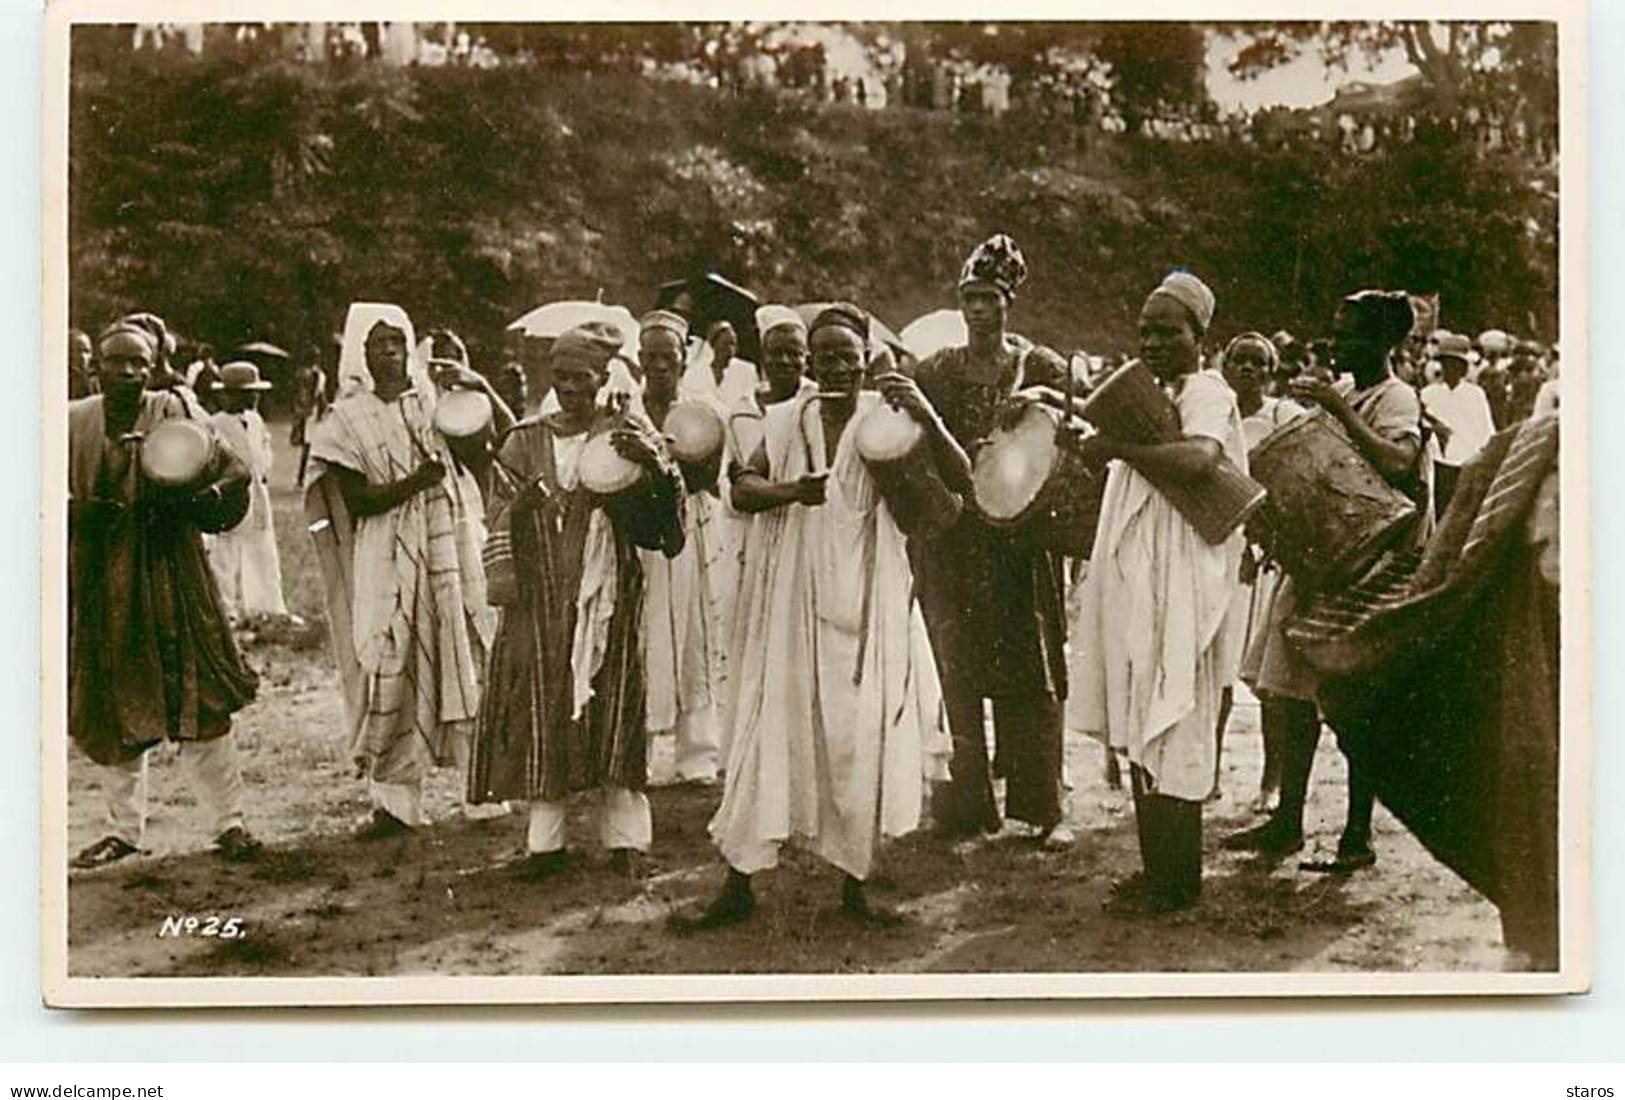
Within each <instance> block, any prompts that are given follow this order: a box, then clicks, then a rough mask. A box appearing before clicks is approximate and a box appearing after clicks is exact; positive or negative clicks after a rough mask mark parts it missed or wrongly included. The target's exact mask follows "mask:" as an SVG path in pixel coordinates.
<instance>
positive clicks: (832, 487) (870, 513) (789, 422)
mask: <svg viewBox="0 0 1625 1100" xmlns="http://www.w3.org/2000/svg"><path fill="white" fill-rule="evenodd" d="M811 331H812V337H811V343H812V353H813V372H814V375H815V376H816V378H817V380H818V386H819V390H818V392H817V393H802V394H800V395H798V396H797V397H795V398H794V399H792V400H790V401H787V402H783V403H781V404H778V405H775V406H773V407H772V408H770V409H769V410H768V413H767V416H766V419H765V422H764V424H763V428H764V433H765V434H764V438H763V441H762V443H761V444H760V445H759V446H758V447H757V449H756V451H755V453H754V454H753V455H752V457H751V460H750V464H749V466H748V467H747V468H746V469H745V470H744V471H742V472H741V473H740V475H739V477H738V478H737V479H736V481H735V483H734V490H735V499H736V500H737V501H738V504H739V507H740V508H741V509H743V510H745V511H747V512H752V513H755V514H756V520H757V526H756V527H755V529H754V531H753V538H752V541H751V545H750V554H749V557H748V558H747V560H746V562H745V577H744V585H743V590H742V592H741V595H740V617H741V621H748V622H749V624H750V627H749V629H748V630H747V631H746V633H745V636H744V644H743V645H742V646H741V648H740V651H739V663H738V666H737V669H736V674H735V678H734V680H733V682H732V684H731V685H730V705H729V708H728V720H729V722H730V723H731V724H732V725H733V727H734V733H733V739H732V748H731V751H730V754H729V758H728V768H727V780H726V783H727V785H726V789H725V791H724V793H723V797H722V805H721V807H720V808H719V809H718V810H717V813H716V816H715V817H714V818H712V821H711V836H712V838H713V839H714V840H715V841H716V844H717V847H718V849H719V850H720V851H721V853H722V857H723V859H725V860H726V861H727V863H728V874H727V879H726V881H725V883H724V885H723V887H722V890H721V892H720V893H719V894H718V895H717V896H716V898H715V899H714V900H713V901H712V902H711V903H710V905H709V906H707V907H706V908H705V909H704V910H702V911H701V912H699V913H698V914H692V915H674V916H673V918H672V926H673V928H674V929H675V930H678V931H690V930H700V929H709V928H718V927H722V926H724V925H728V924H733V923H736V922H738V921H741V920H744V919H746V918H747V917H749V916H750V915H751V913H752V912H754V910H755V907H756V899H755V894H754V893H753V890H752V887H751V875H753V874H755V873H756V872H757V871H763V870H767V869H768V868H771V867H774V866H776V865H777V863H778V858H779V851H780V849H781V848H782V847H783V846H784V845H785V844H787V843H788V844H796V845H798V846H801V847H804V848H806V849H808V850H810V851H812V852H814V853H816V854H817V855H819V856H820V857H822V858H823V859H825V860H828V861H829V862H830V863H832V864H834V865H835V866H836V867H838V868H840V869H841V871H842V872H844V874H845V878H844V880H843V884H842V889H841V900H842V907H843V909H844V910H845V911H846V912H847V913H849V914H851V915H853V916H856V917H858V918H860V919H864V920H867V921H871V922H878V923H892V922H894V921H895V920H896V917H895V915H894V914H891V913H889V912H887V911H886V910H884V909H881V908H879V907H877V906H875V905H874V904H873V903H871V902H870V901H869V899H868V898H867V896H866V895H865V892H864V881H865V880H866V879H867V878H868V877H869V873H870V870H871V869H872V868H873V865H874V858H875V849H876V847H877V844H878V842H879V840H880V838H881V837H882V836H900V835H903V834H905V833H908V832H910V831H912V830H913V829H914V828H916V827H917V825H918V824H919V819H920V810H921V801H922V795H923V786H924V778H925V777H926V775H927V774H928V772H929V771H930V770H932V768H931V761H933V760H936V761H938V762H939V764H940V760H941V757H943V756H945V755H946V751H947V744H946V737H945V736H944V734H943V731H942V718H941V703H940V690H939V688H938V686H937V681H936V677H935V675H934V672H935V669H934V665H933V662H932V658H931V654H930V647H929V644H928V642H927V640H926V634H925V624H924V621H923V619H922V618H921V617H920V615H919V612H918V610H917V609H916V607H915V604H914V600H913V594H912V576H911V572H910V569H909V561H908V553H907V548H906V540H905V538H904V536H903V534H902V532H901V531H900V530H898V528H897V524H896V523H895V522H894V521H893V519H892V517H891V513H890V511H889V509H888V508H887V506H886V503H885V500H884V498H883V497H882V496H881V494H880V490H879V488H878V486H877V485H876V483H875V481H874V479H873V478H872V477H871V476H870V475H869V472H868V470H867V469H866V468H865V465H864V462H863V460H862V458H861V457H859V455H858V453H857V447H856V444H855V439H854V437H855V436H856V435H857V432H856V431H855V430H854V429H855V428H856V426H857V424H858V422H859V420H860V419H861V418H862V417H863V416H865V415H867V414H869V413H871V412H873V411H874V410H876V409H878V408H880V407H881V406H882V404H883V402H890V403H891V404H893V405H894V406H895V407H897V408H899V409H902V410H904V411H905V412H907V413H908V415H909V416H911V417H913V418H914V420H915V421H916V422H917V423H919V424H920V425H921V426H922V427H923V428H924V429H925V431H926V432H927V433H928V435H929V436H930V437H931V438H932V439H933V441H934V443H935V446H934V448H933V456H934V457H935V458H936V459H937V461H938V462H939V463H940V465H941V467H942V468H943V470H944V473H945V474H947V475H948V476H951V477H952V478H953V479H954V480H956V481H960V482H963V481H964V480H966V479H967V478H968V477H969V462H968V461H967V460H966V458H965V456H964V454H963V452H961V451H960V450H959V449H958V447H957V446H956V445H954V443H953V441H952V438H951V437H950V436H949V435H948V432H947V429H946V428H945V427H944V426H943V425H942V423H941V421H940V420H939V419H938V418H937V416H936V413H935V412H934V411H933V410H932V409H931V407H930V405H929V404H928V403H927V402H926V401H925V399H924V397H923V396H922V395H921V394H920V391H919V389H918V388H917V387H916V386H915V384H914V383H913V382H911V381H910V380H908V379H906V378H903V377H901V376H900V375H896V374H891V375H887V376H885V377H884V378H882V379H880V380H879V382H880V385H881V392H880V393H874V392H870V391H865V390H863V389H861V385H862V375H863V367H864V361H865V355H864V351H865V343H866V334H867V332H868V318H867V317H866V316H864V314H863V313H862V311H860V310H858V309H857V308H856V307H854V306H850V305H845V304H841V305H835V306H831V307H830V308H828V309H826V310H824V311H823V312H822V313H820V314H819V315H818V317H817V318H815V319H814V321H813V324H812V326H811ZM949 467H952V469H951V470H950V469H949ZM935 770H938V771H940V770H941V769H940V767H938V768H937V769H935Z"/></svg>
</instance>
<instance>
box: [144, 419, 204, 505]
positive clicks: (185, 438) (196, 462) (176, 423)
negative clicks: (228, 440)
mask: <svg viewBox="0 0 1625 1100" xmlns="http://www.w3.org/2000/svg"><path fill="white" fill-rule="evenodd" d="M214 447H215V442H214V435H213V434H212V433H211V432H210V431H209V429H208V428H206V427H204V426H203V425H202V424H199V423H197V422H195V421H192V420H165V421H164V422H163V423H161V424H159V425H158V426H157V427H156V428H154V429H153V430H152V431H150V432H148V433H147V435H146V438H145V439H143V440H142V441H141V472H142V473H143V474H144V475H145V476H146V479H147V481H148V482H149V483H150V484H152V485H155V486H157V487H158V488H160V489H173V490H186V489H194V488H200V487H201V486H202V483H203V479H204V477H205V476H206V475H207V473H208V471H209V467H210V466H211V464H212V463H213V462H214Z"/></svg>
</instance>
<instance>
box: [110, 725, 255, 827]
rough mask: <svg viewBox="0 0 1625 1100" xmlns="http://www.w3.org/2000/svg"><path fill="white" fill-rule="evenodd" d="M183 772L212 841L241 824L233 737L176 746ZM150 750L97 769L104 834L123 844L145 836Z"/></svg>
mask: <svg viewBox="0 0 1625 1100" xmlns="http://www.w3.org/2000/svg"><path fill="white" fill-rule="evenodd" d="M177 750H178V755H179V757H180V763H181V771H182V772H183V773H184V774H185V776H186V782H187V785H188V786H190V787H191V788H192V791H193V793H194V794H195V795H196V796H197V802H198V810H199V811H200V812H201V813H202V815H203V817H204V819H205V820H206V821H207V822H208V823H209V828H210V830H211V832H210V834H209V835H210V836H219V835H220V834H221V833H223V832H225V831H226V830H227V829H230V828H233V827H240V826H241V825H242V823H243V773H242V769H241V767H240V766H239V764H238V761H237V735H236V734H235V733H227V734H226V735H225V736H224V737H217V738H215V739H213V740H211V741H183V742H180V743H179V744H178V745H177ZM151 755H152V750H150V749H149V750H148V751H146V752H144V753H142V754H141V755H140V756H138V757H136V758H135V759H134V760H129V761H126V762H125V763H122V764H109V765H104V766H103V767H102V768H101V779H102V786H103V789H104V790H105V791H106V797H107V831H108V833H109V834H111V835H112V836H116V837H118V838H119V839H120V840H122V841H124V842H125V843H126V844H133V845H135V846H136V847H138V848H139V847H140V846H141V841H142V838H143V836H144V835H145V834H146V831H147V758H148V757H150V756H151Z"/></svg>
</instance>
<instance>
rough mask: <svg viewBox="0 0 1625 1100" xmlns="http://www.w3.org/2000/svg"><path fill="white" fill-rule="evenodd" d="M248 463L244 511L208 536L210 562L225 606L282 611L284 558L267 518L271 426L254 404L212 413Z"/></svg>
mask: <svg viewBox="0 0 1625 1100" xmlns="http://www.w3.org/2000/svg"><path fill="white" fill-rule="evenodd" d="M210 423H211V424H213V426H214V429H215V431H217V432H219V433H220V436H221V438H222V439H224V440H225V441H226V445H227V446H229V447H230V448H231V449H232V451H233V452H234V453H236V454H237V455H239V456H240V457H241V458H242V460H243V463H244V465H246V466H247V467H248V471H249V480H248V514H247V515H246V516H244V517H243V522H242V523H240V524H238V525H237V526H236V527H234V528H232V529H231V530H230V531H224V532H221V533H220V534H218V535H214V536H212V537H210V538H209V539H207V540H206V541H207V543H208V548H209V566H210V568H211V569H213V571H214V576H215V580H216V581H217V582H219V584H220V595H221V597H222V598H224V600H225V601H226V609H227V610H228V611H230V612H231V613H232V614H235V615H286V614H287V613H288V607H287V604H286V603H284V602H283V599H282V563H281V560H280V558H279V557H278V555H277V547H276V528H275V526H274V525H273V523H272V519H271V432H270V429H268V428H267V427H266V426H265V421H264V420H263V419H262V418H261V417H260V414H259V413H258V412H257V411H255V410H254V409H245V410H244V411H242V412H240V413H228V412H217V413H215V414H214V416H212V417H211V418H210Z"/></svg>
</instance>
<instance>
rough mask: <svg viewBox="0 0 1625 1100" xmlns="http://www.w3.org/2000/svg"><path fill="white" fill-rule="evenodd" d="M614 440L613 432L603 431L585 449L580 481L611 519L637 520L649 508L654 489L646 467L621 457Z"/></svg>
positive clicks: (589, 441)
mask: <svg viewBox="0 0 1625 1100" xmlns="http://www.w3.org/2000/svg"><path fill="white" fill-rule="evenodd" d="M610 438H611V433H610V432H609V431H607V430H606V431H601V432H599V433H598V434H597V435H594V436H593V437H592V438H591V439H589V440H587V442H586V444H585V445H584V446H583V447H582V448H581V458H580V465H579V466H578V467H577V473H578V478H579V482H580V485H581V487H582V488H583V489H585V490H587V491H588V492H589V493H592V494H593V495H594V496H596V497H597V498H598V503H599V505H600V506H601V507H602V508H603V509H604V511H605V512H607V513H609V515H610V516H611V517H613V518H616V519H621V520H635V519H636V518H637V516H638V515H639V514H640V513H641V512H643V511H644V510H645V508H646V506H647V505H648V503H649V500H650V494H651V493H652V492H653V487H652V485H651V483H650V481H649V478H648V477H646V476H645V474H644V472H643V467H642V466H639V465H638V464H637V463H636V462H633V461H632V460H631V459H628V458H623V457H621V453H620V452H619V451H617V450H616V449H615V445H614V444H613V443H611V442H610Z"/></svg>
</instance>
